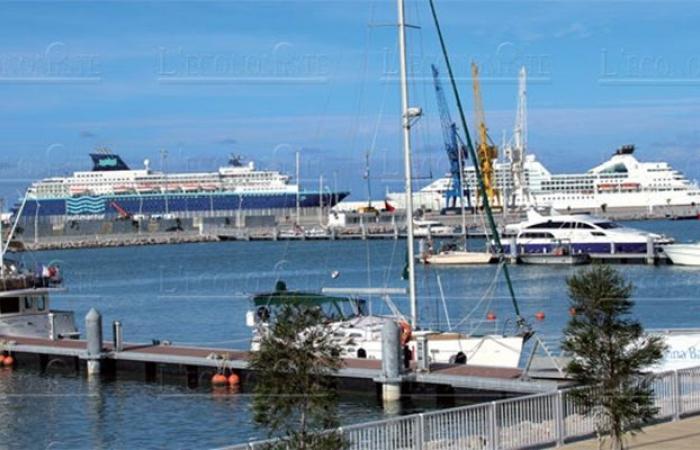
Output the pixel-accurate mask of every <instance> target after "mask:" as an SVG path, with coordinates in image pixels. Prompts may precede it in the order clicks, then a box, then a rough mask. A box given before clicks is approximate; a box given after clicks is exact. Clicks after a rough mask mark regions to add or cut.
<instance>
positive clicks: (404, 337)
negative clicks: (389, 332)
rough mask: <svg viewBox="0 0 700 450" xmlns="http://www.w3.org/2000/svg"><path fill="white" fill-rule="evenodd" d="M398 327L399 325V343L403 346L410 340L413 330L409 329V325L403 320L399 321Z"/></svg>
mask: <svg viewBox="0 0 700 450" xmlns="http://www.w3.org/2000/svg"><path fill="white" fill-rule="evenodd" d="M399 327H401V345H402V346H404V345H406V344H408V341H410V340H411V334H412V333H413V330H412V329H411V325H410V324H409V323H408V322H406V321H405V320H401V321H399Z"/></svg>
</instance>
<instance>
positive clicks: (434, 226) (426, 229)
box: [413, 220, 455, 237]
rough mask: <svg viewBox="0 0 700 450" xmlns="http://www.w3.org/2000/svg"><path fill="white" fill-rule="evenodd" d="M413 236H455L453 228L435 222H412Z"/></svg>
mask: <svg viewBox="0 0 700 450" xmlns="http://www.w3.org/2000/svg"><path fill="white" fill-rule="evenodd" d="M413 226H414V228H413V236H415V237H429V236H452V235H454V234H455V229H454V227H451V226H448V225H444V224H442V223H441V222H438V221H437V220H414V221H413Z"/></svg>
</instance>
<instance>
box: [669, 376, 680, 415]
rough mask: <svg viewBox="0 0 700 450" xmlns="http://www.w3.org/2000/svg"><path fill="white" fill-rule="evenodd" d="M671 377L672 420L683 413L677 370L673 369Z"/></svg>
mask: <svg viewBox="0 0 700 450" xmlns="http://www.w3.org/2000/svg"><path fill="white" fill-rule="evenodd" d="M671 379H672V387H671V391H672V395H673V402H672V404H673V421H674V422H675V421H676V420H679V419H680V418H681V414H682V413H683V397H682V392H681V379H680V376H679V375H678V371H677V370H674V371H673V377H672V378H671Z"/></svg>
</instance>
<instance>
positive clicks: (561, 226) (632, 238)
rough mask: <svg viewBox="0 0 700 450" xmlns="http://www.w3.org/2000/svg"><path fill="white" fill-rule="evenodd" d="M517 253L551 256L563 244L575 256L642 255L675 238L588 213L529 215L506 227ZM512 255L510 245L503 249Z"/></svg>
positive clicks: (534, 213)
mask: <svg viewBox="0 0 700 450" xmlns="http://www.w3.org/2000/svg"><path fill="white" fill-rule="evenodd" d="M506 235H508V236H511V237H513V238H514V239H515V244H516V246H517V252H518V254H529V253H552V252H553V251H554V250H555V248H557V247H558V246H559V245H560V243H561V242H567V243H569V246H570V248H571V253H572V254H579V253H587V254H642V253H647V246H648V245H649V244H650V243H651V245H653V246H654V247H659V246H661V245H666V244H670V243H672V242H673V240H672V239H670V238H667V237H665V236H662V235H659V234H656V233H649V232H646V231H642V230H637V229H635V228H629V227H625V226H622V225H620V224H618V223H615V222H612V221H610V220H607V219H602V218H600V217H595V216H591V215H587V214H581V215H576V214H574V215H552V216H542V215H540V214H538V213H537V212H535V211H529V212H528V220H526V221H524V222H521V223H518V224H514V225H508V226H506ZM504 247H505V251H506V252H510V251H511V249H510V244H507V245H505V246H504Z"/></svg>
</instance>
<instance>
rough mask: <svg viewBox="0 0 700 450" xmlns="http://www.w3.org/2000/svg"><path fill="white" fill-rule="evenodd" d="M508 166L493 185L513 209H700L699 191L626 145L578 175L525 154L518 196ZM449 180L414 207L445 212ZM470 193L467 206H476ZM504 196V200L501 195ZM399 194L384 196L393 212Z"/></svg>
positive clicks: (472, 181)
mask: <svg viewBox="0 0 700 450" xmlns="http://www.w3.org/2000/svg"><path fill="white" fill-rule="evenodd" d="M511 167H512V166H511V164H509V163H497V164H496V165H495V169H496V182H497V186H498V189H499V190H500V192H501V195H502V196H503V197H502V198H505V199H506V200H505V202H506V205H507V206H509V207H512V208H529V207H533V206H534V207H544V208H551V209H553V210H555V211H558V212H560V213H567V212H569V213H573V212H603V213H605V212H606V211H615V210H628V211H629V210H640V211H646V212H653V209H654V208H657V207H677V206H684V207H696V206H700V188H699V187H698V185H697V183H695V182H691V181H690V180H688V179H687V178H686V177H685V176H684V175H683V174H682V173H681V172H679V171H678V170H675V169H673V168H672V167H671V166H670V165H669V164H668V163H665V162H641V161H639V160H638V159H637V158H636V156H635V147H634V146H633V145H625V146H623V147H621V148H619V149H618V150H616V151H615V152H614V154H613V155H612V157H611V158H610V159H609V160H607V161H605V162H603V163H602V164H600V165H598V166H596V167H594V168H592V169H591V170H589V171H588V172H586V173H581V174H552V173H551V172H550V171H549V170H547V168H546V167H545V166H544V165H542V163H541V162H539V161H538V160H537V158H536V157H535V155H533V154H528V155H527V156H526V157H525V160H524V163H523V175H524V176H523V179H524V186H523V187H524V189H522V190H520V192H516V190H515V189H514V184H513V170H512V169H511ZM465 181H466V185H467V186H470V187H474V186H476V175H475V173H474V167H467V168H465ZM450 185H451V178H450V177H449V176H446V177H444V178H440V179H438V180H436V181H434V182H433V183H431V184H429V185H428V186H426V187H425V188H423V189H421V190H420V191H418V192H416V194H415V198H414V203H415V204H416V206H417V207H421V208H422V209H424V210H433V211H439V210H441V209H443V208H444V207H445V195H446V193H447V192H449V191H450ZM474 191H475V190H474V189H471V198H470V200H471V204H472V205H474V204H476V197H475V195H474V193H475V192H474ZM503 194H505V195H503ZM403 195H404V194H403V193H400V194H399V193H396V194H391V193H390V194H388V200H389V202H390V203H391V204H392V205H393V206H397V207H401V206H402V205H403V203H404V200H403Z"/></svg>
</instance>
